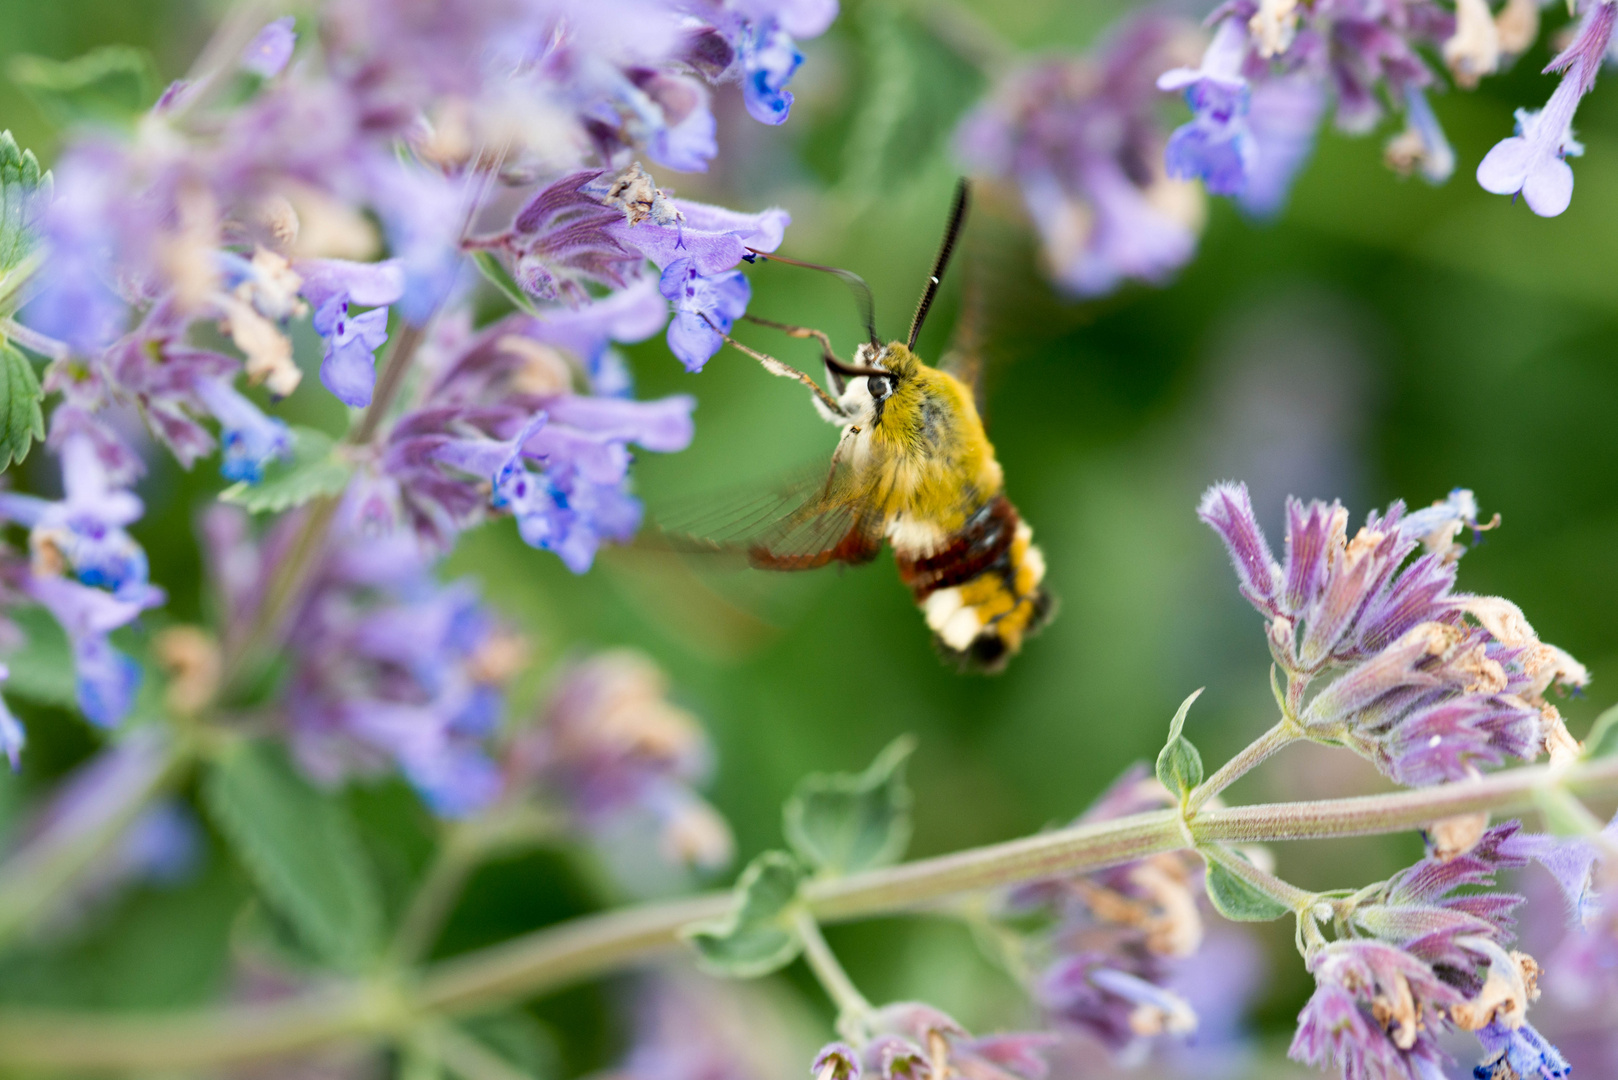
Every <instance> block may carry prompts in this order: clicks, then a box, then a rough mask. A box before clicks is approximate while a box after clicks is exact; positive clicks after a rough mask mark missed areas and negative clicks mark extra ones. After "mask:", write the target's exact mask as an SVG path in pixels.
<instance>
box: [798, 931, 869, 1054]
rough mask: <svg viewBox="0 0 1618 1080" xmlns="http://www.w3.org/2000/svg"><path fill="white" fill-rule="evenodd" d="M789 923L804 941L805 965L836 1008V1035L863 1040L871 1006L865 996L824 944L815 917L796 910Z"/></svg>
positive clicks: (829, 948) (824, 939)
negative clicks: (862, 1036)
mask: <svg viewBox="0 0 1618 1080" xmlns="http://www.w3.org/2000/svg"><path fill="white" fill-rule="evenodd" d="M792 924H793V927H794V928H795V929H796V930H797V931H798V937H799V938H801V939H802V941H803V959H804V962H805V963H807V964H808V965H809V970H810V971H812V972H814V973H815V978H816V979H818V980H819V981H820V985H821V986H822V987H824V988H825V991H826V996H827V997H829V998H831V1000H832V1004H833V1005H836V1006H837V1031H838V1033H839V1034H841V1035H842V1036H843V1037H844V1038H845V1039H849V1040H850V1041H862V1040H861V1035H860V1033H861V1032H862V1031H863V1029H864V1027H865V1018H866V1017H868V1016H870V1015H871V1012H872V1010H871V1003H870V1002H869V1001H866V1000H865V995H864V994H862V993H860V990H859V987H857V986H855V985H854V980H853V979H850V978H849V977H848V972H846V971H844V970H843V965H842V964H840V963H839V962H838V960H837V954H836V953H834V952H832V951H831V946H830V945H827V944H826V938H825V935H823V934H822V933H821V932H820V924H819V923H817V922H816V921H815V917H814V916H813V915H811V914H810V913H809V911H808V910H807V909H805V908H799V909H798V910H797V911H796V912H795V913H794V914H793V917H792Z"/></svg>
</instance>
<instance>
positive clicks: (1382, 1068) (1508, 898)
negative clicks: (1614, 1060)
mask: <svg viewBox="0 0 1618 1080" xmlns="http://www.w3.org/2000/svg"><path fill="white" fill-rule="evenodd" d="M1532 846H1533V845H1532V843H1530V842H1528V838H1525V837H1523V836H1521V835H1520V834H1519V833H1518V825H1517V823H1516V822H1507V823H1506V824H1503V825H1497V826H1495V827H1494V828H1492V829H1489V830H1488V831H1487V832H1485V833H1483V834H1482V836H1481V837H1480V838H1479V839H1478V841H1477V843H1476V844H1475V845H1474V846H1473V847H1472V848H1471V850H1470V851H1467V852H1465V853H1464V854H1461V855H1457V856H1447V857H1446V856H1445V855H1444V854H1443V853H1439V852H1433V851H1429V853H1428V855H1427V857H1426V858H1424V859H1423V860H1422V861H1421V862H1418V863H1417V864H1416V865H1414V866H1412V867H1410V868H1409V869H1407V870H1405V871H1403V872H1401V873H1400V874H1398V875H1397V876H1395V877H1394V878H1392V879H1390V880H1389V881H1387V882H1384V883H1382V884H1381V885H1377V886H1372V887H1370V888H1368V889H1364V890H1361V891H1360V892H1359V893H1356V894H1355V895H1353V896H1352V897H1349V898H1347V899H1345V900H1343V901H1340V902H1338V903H1337V904H1335V905H1326V906H1327V907H1328V908H1331V909H1333V910H1331V911H1329V912H1327V914H1329V915H1331V916H1332V917H1333V918H1334V921H1335V923H1336V926H1337V929H1338V931H1339V936H1338V938H1337V940H1335V941H1331V942H1327V941H1326V940H1325V938H1324V937H1323V936H1322V935H1321V934H1320V931H1319V927H1318V926H1317V925H1316V922H1315V920H1316V919H1318V918H1319V917H1320V915H1318V914H1317V915H1311V916H1307V917H1306V918H1305V920H1304V926H1303V934H1304V938H1305V940H1306V941H1308V943H1309V945H1308V962H1309V970H1310V972H1311V974H1313V975H1314V977H1315V986H1316V988H1315V992H1314V995H1313V996H1312V997H1311V998H1310V999H1309V1002H1308V1004H1307V1005H1305V1006H1304V1009H1303V1012H1302V1013H1301V1014H1300V1015H1299V1017H1298V1031H1297V1035H1296V1037H1295V1038H1294V1039H1293V1042H1292V1050H1291V1054H1292V1057H1294V1058H1295V1059H1297V1060H1299V1061H1303V1062H1307V1063H1309V1064H1313V1065H1327V1064H1331V1063H1335V1064H1336V1065H1337V1066H1338V1067H1339V1068H1341V1070H1342V1074H1343V1076H1344V1077H1345V1080H1355V1078H1358V1077H1389V1078H1393V1077H1408V1078H1410V1080H1424V1078H1428V1077H1438V1076H1441V1075H1443V1074H1442V1070H1441V1066H1442V1063H1443V1062H1444V1061H1445V1060H1446V1054H1445V1053H1444V1051H1443V1050H1442V1049H1441V1047H1440V1045H1439V1040H1440V1037H1441V1036H1442V1035H1443V1034H1444V1033H1445V1032H1446V1031H1451V1030H1457V1029H1458V1030H1461V1031H1470V1032H1472V1033H1474V1034H1475V1035H1476V1036H1477V1038H1478V1041H1479V1043H1480V1044H1481V1045H1482V1048H1483V1061H1482V1063H1481V1064H1480V1065H1479V1066H1478V1067H1477V1069H1476V1075H1477V1076H1479V1077H1480V1078H1484V1080H1493V1078H1496V1077H1513V1076H1514V1077H1518V1078H1521V1080H1529V1078H1534V1080H1559V1078H1561V1077H1564V1076H1566V1075H1567V1073H1568V1067H1567V1062H1566V1061H1565V1060H1564V1059H1563V1058H1562V1056H1561V1054H1560V1053H1559V1052H1558V1051H1557V1050H1556V1048H1555V1047H1554V1046H1551V1045H1550V1044H1549V1043H1548V1042H1546V1041H1545V1039H1544V1038H1543V1037H1541V1036H1540V1034H1539V1032H1538V1031H1536V1030H1535V1029H1534V1027H1533V1025H1532V1024H1530V1023H1528V1021H1527V1011H1528V1006H1529V1003H1530V1002H1532V1001H1534V1000H1535V999H1537V998H1538V997H1539V988H1538V980H1539V972H1540V969H1539V965H1538V964H1537V963H1536V962H1535V961H1534V958H1533V957H1531V956H1529V955H1528V954H1526V953H1523V952H1518V951H1509V952H1508V951H1507V946H1509V945H1510V944H1511V942H1512V926H1513V922H1512V918H1511V913H1512V911H1513V909H1515V908H1516V906H1517V905H1518V904H1520V903H1521V902H1522V898H1521V897H1520V896H1514V895H1511V894H1507V893H1498V892H1493V891H1488V890H1490V889H1491V888H1492V887H1493V885H1494V883H1495V878H1496V876H1497V875H1498V873H1499V872H1500V871H1502V870H1506V869H1512V868H1516V867H1521V866H1524V865H1526V864H1527V861H1528V858H1527V856H1528V852H1529V851H1530V850H1531V849H1532ZM1462 890H1465V891H1462Z"/></svg>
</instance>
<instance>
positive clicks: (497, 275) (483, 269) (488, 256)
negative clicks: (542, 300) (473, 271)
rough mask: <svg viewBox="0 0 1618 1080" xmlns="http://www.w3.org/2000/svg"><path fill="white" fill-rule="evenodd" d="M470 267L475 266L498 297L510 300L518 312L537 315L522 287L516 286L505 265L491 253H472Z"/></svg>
mask: <svg viewBox="0 0 1618 1080" xmlns="http://www.w3.org/2000/svg"><path fill="white" fill-rule="evenodd" d="M472 265H474V266H476V267H477V268H478V273H480V274H482V275H483V276H484V278H485V279H487V281H488V282H489V284H490V285H493V286H494V287H495V288H496V289H498V290H499V291H500V295H502V296H504V297H505V298H506V299H507V300H510V301H511V303H512V306H514V307H515V308H516V309H517V310H518V311H521V312H524V313H526V314H529V315H536V316H537V315H538V314H539V311H538V309H537V308H535V307H534V301H533V300H532V299H530V298H529V296H528V294H527V293H525V292H523V290H522V286H521V285H518V284H517V279H516V278H514V277H512V276H511V275H510V274H509V273H507V272H506V268H505V264H503V263H502V262H501V261H500V260H499V259H498V258H496V257H495V255H494V253H493V252H492V251H474V252H473V253H472Z"/></svg>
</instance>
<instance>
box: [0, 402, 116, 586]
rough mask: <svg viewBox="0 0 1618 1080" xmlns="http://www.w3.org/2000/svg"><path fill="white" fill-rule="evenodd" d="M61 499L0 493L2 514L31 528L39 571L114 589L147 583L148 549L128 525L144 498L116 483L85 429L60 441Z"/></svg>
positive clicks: (32, 551) (30, 543)
mask: <svg viewBox="0 0 1618 1080" xmlns="http://www.w3.org/2000/svg"><path fill="white" fill-rule="evenodd" d="M59 452H60V455H61V459H62V499H61V501H60V502H52V501H49V500H46V499H41V498H39V497H37V496H33V495H22V494H17V493H14V492H0V518H3V519H6V520H10V521H12V522H15V523H16V524H18V525H22V526H24V527H26V528H27V529H28V548H29V553H30V556H31V558H32V563H33V567H34V572H35V573H36V574H40V575H45V576H51V575H56V574H61V573H64V572H71V573H72V574H73V575H74V576H75V577H76V578H77V579H78V580H79V581H81V582H83V583H84V584H85V585H88V586H94V587H98V588H104V589H110V590H112V591H114V592H118V591H121V590H124V589H126V588H130V587H134V588H140V587H142V586H144V585H145V584H146V579H147V563H146V552H145V551H143V550H141V547H140V545H139V544H137V543H136V542H135V540H134V538H133V537H132V536H130V535H129V533H128V531H127V530H126V528H125V527H126V526H128V525H130V524H132V523H134V522H135V521H137V520H139V518H140V516H141V513H142V510H143V507H142V505H141V501H140V498H139V497H138V496H136V495H135V494H134V493H133V492H131V491H129V490H127V489H126V488H124V487H123V486H122V485H119V484H116V483H114V482H113V481H114V477H113V474H112V473H111V472H110V471H109V470H108V469H107V467H106V464H105V462H103V460H102V458H101V455H100V453H99V452H98V451H97V448H96V446H95V445H94V443H93V441H92V439H91V437H90V436H89V435H88V434H87V433H81V432H70V433H69V434H67V436H66V437H65V438H63V439H62V440H61V442H60V449H59Z"/></svg>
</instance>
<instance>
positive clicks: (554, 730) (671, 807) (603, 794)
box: [507, 650, 733, 869]
mask: <svg viewBox="0 0 1618 1080" xmlns="http://www.w3.org/2000/svg"><path fill="white" fill-rule="evenodd" d="M712 764H713V763H712V748H711V747H710V745H709V743H708V739H707V736H706V735H705V733H704V732H703V730H702V727H701V725H700V724H699V723H698V722H697V719H696V717H694V716H692V715H691V713H689V712H687V711H686V710H684V709H682V708H680V707H678V706H677V705H675V704H673V703H672V702H670V701H669V700H668V680H667V678H666V677H665V676H664V674H663V673H662V672H661V671H660V670H659V669H658V668H657V666H656V665H655V664H653V663H652V662H651V661H650V660H649V659H647V658H646V657H644V656H642V655H640V654H639V653H636V652H633V651H630V650H617V651H612V652H605V653H601V654H599V655H597V656H594V657H590V658H589V659H586V660H584V661H581V662H579V663H577V664H574V665H573V666H571V667H570V668H569V669H567V670H566V671H564V672H563V674H562V676H561V679H560V680H559V682H558V683H557V685H556V688H555V689H554V690H553V691H552V692H551V695H550V698H549V700H548V701H547V703H546V704H545V706H544V708H543V709H542V710H541V713H540V716H539V718H538V720H537V722H536V723H535V724H534V725H533V726H532V727H530V728H528V729H527V730H525V731H523V732H522V733H521V734H519V735H518V736H517V738H516V740H515V741H514V742H513V744H512V746H511V749H510V751H509V754H508V766H507V768H508V772H509V774H510V775H511V777H512V778H513V780H514V781H515V782H516V783H517V784H520V785H522V786H524V787H526V788H527V789H530V790H534V791H537V792H539V793H541V794H542V795H544V796H546V797H548V798H550V799H553V800H555V801H556V802H558V803H559V804H560V805H561V807H562V808H563V809H564V811H565V812H566V813H567V814H568V815H569V817H571V818H572V820H573V821H574V822H575V823H576V825H577V826H578V827H579V828H581V829H583V830H584V831H585V832H587V833H591V834H595V835H602V834H604V833H605V832H607V831H609V830H611V829H612V828H613V827H615V825H616V824H617V823H619V822H620V821H622V820H624V819H626V818H636V819H641V820H646V821H649V822H651V823H652V824H653V825H654V827H655V828H656V830H657V832H658V837H659V846H660V847H661V849H662V852H663V854H664V855H665V856H666V857H667V858H668V859H669V861H671V862H676V863H690V864H694V865H697V866H701V867H706V868H710V869H712V868H715V867H719V866H723V865H724V864H725V863H727V862H729V861H730V857H731V854H732V850H733V842H732V839H731V834H730V826H729V825H727V824H726V823H725V820H724V818H722V817H720V816H719V813H718V812H717V811H716V810H714V809H713V807H712V806H710V805H709V804H708V803H707V802H705V801H703V799H702V798H701V797H700V796H699V795H697V794H696V793H695V791H694V790H693V788H694V786H695V785H696V784H698V783H700V782H701V781H702V780H704V779H706V777H707V776H708V774H709V773H710V772H711V770H712Z"/></svg>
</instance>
